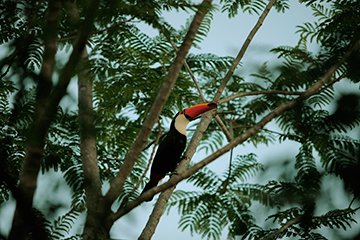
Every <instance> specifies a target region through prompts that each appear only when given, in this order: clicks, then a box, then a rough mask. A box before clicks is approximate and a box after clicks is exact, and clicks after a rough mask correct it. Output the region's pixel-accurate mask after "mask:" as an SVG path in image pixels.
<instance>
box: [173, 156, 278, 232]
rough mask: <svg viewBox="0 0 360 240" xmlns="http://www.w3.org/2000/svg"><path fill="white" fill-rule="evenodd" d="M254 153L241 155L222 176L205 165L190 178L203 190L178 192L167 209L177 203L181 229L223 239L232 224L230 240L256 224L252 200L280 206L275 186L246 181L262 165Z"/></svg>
mask: <svg viewBox="0 0 360 240" xmlns="http://www.w3.org/2000/svg"><path fill="white" fill-rule="evenodd" d="M255 157H256V156H255V155H254V154H249V155H245V156H238V157H237V158H236V159H235V160H234V161H233V162H232V164H231V166H232V167H231V169H229V170H230V173H229V172H228V171H227V172H225V173H224V175H223V176H222V177H220V176H218V175H217V174H216V173H215V172H213V171H211V170H210V169H208V168H203V169H202V170H200V171H199V172H197V173H196V174H194V175H193V176H191V177H190V178H189V179H188V182H189V183H192V184H194V186H196V187H198V188H200V189H201V191H192V192H186V191H182V190H179V191H176V192H174V194H173V195H172V196H171V198H170V201H169V204H168V206H167V210H168V211H169V210H170V208H172V207H174V206H176V207H177V209H178V211H179V213H180V214H181V218H180V222H179V228H180V229H182V230H185V229H189V230H190V232H191V233H192V234H194V233H197V234H200V235H201V237H203V238H207V239H220V236H221V232H222V229H223V228H225V227H226V226H228V227H229V231H230V232H229V235H228V238H229V239H234V237H235V236H236V235H240V234H243V233H245V232H246V231H247V229H248V228H250V227H252V226H253V225H254V221H255V219H254V218H253V216H252V214H251V213H250V211H249V207H250V205H251V201H259V202H260V203H262V204H264V205H267V206H274V205H276V201H275V199H274V198H273V194H272V190H271V188H267V187H266V186H261V185H258V184H247V183H244V182H245V181H246V180H247V179H248V178H249V177H251V176H253V175H254V174H255V173H256V172H257V171H259V170H260V169H261V167H262V165H261V164H259V163H257V162H256V159H255Z"/></svg>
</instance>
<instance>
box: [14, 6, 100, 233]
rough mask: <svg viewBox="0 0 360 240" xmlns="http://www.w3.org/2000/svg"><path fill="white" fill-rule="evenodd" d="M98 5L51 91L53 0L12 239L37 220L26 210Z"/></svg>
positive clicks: (56, 15)
mask: <svg viewBox="0 0 360 240" xmlns="http://www.w3.org/2000/svg"><path fill="white" fill-rule="evenodd" d="M98 6H99V0H89V2H88V8H87V14H86V17H85V18H86V20H85V23H84V26H83V28H82V29H81V31H80V32H79V34H78V35H77V39H76V42H75V44H74V48H73V52H72V53H71V55H70V59H69V61H68V62H67V63H66V65H65V67H64V69H63V71H62V73H61V75H60V77H59V82H58V84H57V85H56V87H55V89H54V91H53V92H51V94H49V92H50V91H47V90H48V88H49V85H50V86H51V84H52V78H51V77H52V73H53V68H54V63H55V53H56V41H57V26H58V23H59V19H60V17H61V1H60V0H52V1H49V5H48V10H47V11H48V13H47V23H46V27H45V30H46V31H45V32H44V36H45V51H44V59H43V64H42V68H41V73H40V76H39V81H40V82H39V87H38V92H37V98H36V103H35V114H34V122H33V125H32V127H31V133H30V134H29V136H30V137H29V139H28V144H27V147H26V154H25V157H24V161H23V165H22V169H21V172H20V182H19V186H18V189H19V192H20V195H21V196H22V199H18V200H17V203H16V210H15V214H14V219H13V224H12V228H11V231H10V234H9V239H16V240H20V239H26V238H27V235H28V232H29V230H30V227H31V226H30V227H29V226H28V224H27V223H30V225H32V224H33V223H34V220H30V221H26V220H27V214H26V213H28V212H29V211H30V210H31V208H32V203H33V197H34V193H35V190H36V186H37V185H36V183H37V177H38V173H39V170H40V166H41V161H42V157H43V152H44V146H45V139H46V135H47V131H48V129H49V126H50V123H51V121H52V118H53V116H55V114H56V112H57V107H58V105H59V102H60V100H61V99H62V97H63V96H64V95H65V93H66V89H67V86H68V84H69V82H70V79H71V77H72V76H73V75H74V73H75V66H76V65H77V63H78V61H79V58H80V55H81V52H82V50H83V49H84V47H85V43H86V41H87V39H88V37H89V35H90V29H91V26H92V23H93V21H94V16H95V13H96V10H97V9H98ZM26 222H27V223H26ZM35 238H36V237H35ZM37 239H41V238H37Z"/></svg>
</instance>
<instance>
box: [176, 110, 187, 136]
mask: <svg viewBox="0 0 360 240" xmlns="http://www.w3.org/2000/svg"><path fill="white" fill-rule="evenodd" d="M189 122H190V120H189V119H187V118H186V117H185V116H184V115H180V114H179V115H178V116H177V117H176V118H175V129H176V130H178V131H179V133H181V134H183V135H185V136H186V127H187V125H188V124H189Z"/></svg>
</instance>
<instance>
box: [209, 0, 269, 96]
mask: <svg viewBox="0 0 360 240" xmlns="http://www.w3.org/2000/svg"><path fill="white" fill-rule="evenodd" d="M275 1H276V0H271V1H269V3H268V5H267V6H266V8H265V9H264V11H263V13H262V14H261V16H260V17H259V19H258V21H257V23H256V24H255V26H254V28H253V29H252V30H251V32H250V33H249V35H248V37H247V39H246V40H245V42H244V44H243V46H242V47H241V49H240V51H239V53H238V55H237V57H236V58H235V59H234V61H233V63H232V64H231V66H230V69H229V71H228V72H227V73H226V75H225V77H224V79H223V81H222V83H221V84H220V86H219V88H218V91H217V92H216V94H215V97H214V101H216V102H217V101H219V99H220V97H221V95H222V93H223V91H224V89H225V87H226V85H227V83H228V82H229V80H230V78H231V76H232V75H233V73H234V71H235V69H236V67H237V65H239V63H240V61H241V59H242V58H243V56H244V54H245V52H246V50H247V48H248V47H249V45H250V42H251V40H252V39H253V38H254V36H255V34H256V33H257V31H258V30H259V29H260V27H261V25H262V23H263V22H264V20H265V18H266V16H267V15H268V14H269V12H270V9H271V8H272V6H273V5H274V3H275Z"/></svg>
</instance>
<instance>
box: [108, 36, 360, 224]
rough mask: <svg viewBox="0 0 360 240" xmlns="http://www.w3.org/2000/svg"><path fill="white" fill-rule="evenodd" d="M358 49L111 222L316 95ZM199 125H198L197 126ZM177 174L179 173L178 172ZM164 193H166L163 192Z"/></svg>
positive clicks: (357, 44)
mask: <svg viewBox="0 0 360 240" xmlns="http://www.w3.org/2000/svg"><path fill="white" fill-rule="evenodd" d="M359 48H360V40H359V41H358V42H356V44H355V45H354V46H353V47H352V48H351V49H350V50H349V51H348V52H347V53H346V54H345V55H344V56H343V57H342V58H341V59H340V60H339V61H338V62H337V63H336V64H334V65H333V66H332V67H331V68H330V69H329V70H328V71H327V72H326V73H325V74H324V76H323V77H322V78H321V79H320V80H319V81H317V82H316V83H315V84H314V85H313V86H312V87H310V88H309V89H308V90H307V91H306V92H305V93H304V94H302V95H300V96H299V97H298V98H296V99H294V100H292V101H289V102H286V103H283V104H281V105H280V106H279V107H278V108H276V109H275V110H273V111H272V112H270V113H269V114H267V115H266V116H265V117H263V118H262V119H261V120H260V121H259V122H258V123H256V124H255V125H254V126H253V127H252V128H250V129H249V130H247V131H246V132H245V133H243V134H241V135H240V136H238V137H236V138H235V139H234V140H232V141H231V142H230V143H228V144H227V145H225V146H224V147H222V148H220V149H219V150H217V151H216V152H214V153H213V154H211V155H210V156H208V157H206V158H204V159H203V160H201V161H200V162H198V163H196V164H195V165H193V166H192V167H190V168H188V169H187V170H186V171H184V172H182V173H180V174H179V175H173V176H172V177H171V179H170V180H169V181H167V182H165V183H163V184H161V185H160V186H157V187H154V188H152V189H150V190H149V191H147V192H146V193H144V194H143V195H141V196H140V197H139V198H137V199H135V200H134V201H132V202H130V203H129V204H128V205H127V206H126V207H124V208H122V209H119V210H118V211H117V212H116V213H114V214H112V215H111V218H112V220H113V221H115V220H116V219H119V218H120V217H122V216H123V215H125V214H127V213H128V212H130V211H131V210H132V209H134V208H135V207H137V206H138V205H140V204H141V203H142V202H143V201H144V200H146V199H149V198H150V197H151V196H154V195H155V194H157V193H159V192H162V191H164V190H166V189H170V188H173V187H174V186H175V185H176V184H178V183H179V182H180V181H182V180H184V179H186V178H188V177H190V176H192V175H193V174H194V173H196V172H197V171H199V170H200V169H201V168H203V167H204V166H206V165H208V164H210V163H211V162H213V161H214V160H215V159H218V158H219V157H220V156H222V155H223V154H225V153H227V152H228V151H230V150H231V149H232V148H234V147H235V146H237V145H239V144H241V143H243V142H244V141H246V140H247V139H249V138H250V137H251V136H253V135H254V134H256V133H257V132H259V131H260V130H261V129H262V128H263V127H264V126H265V125H266V124H267V123H269V122H270V121H271V120H273V119H274V118H276V117H277V116H279V115H281V114H283V113H284V112H286V111H288V110H290V109H292V108H293V107H295V106H296V105H297V104H298V103H299V102H301V101H303V100H305V99H307V98H309V97H311V96H312V95H314V94H316V93H317V92H318V90H319V89H320V88H321V87H322V86H323V85H324V84H325V83H326V82H327V81H328V80H329V79H330V78H331V76H332V75H333V74H334V73H335V71H336V70H337V69H338V68H339V67H340V66H341V65H342V64H343V63H344V62H345V61H347V59H348V58H349V57H350V56H351V55H352V54H353V53H354V52H355V51H357V50H358V49H359ZM206 117H207V114H205V115H204V116H203V119H204V118H206ZM199 125H200V124H199ZM180 164H182V162H180ZM178 172H179V171H178ZM165 192H166V191H165Z"/></svg>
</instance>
